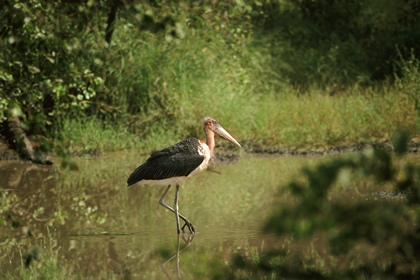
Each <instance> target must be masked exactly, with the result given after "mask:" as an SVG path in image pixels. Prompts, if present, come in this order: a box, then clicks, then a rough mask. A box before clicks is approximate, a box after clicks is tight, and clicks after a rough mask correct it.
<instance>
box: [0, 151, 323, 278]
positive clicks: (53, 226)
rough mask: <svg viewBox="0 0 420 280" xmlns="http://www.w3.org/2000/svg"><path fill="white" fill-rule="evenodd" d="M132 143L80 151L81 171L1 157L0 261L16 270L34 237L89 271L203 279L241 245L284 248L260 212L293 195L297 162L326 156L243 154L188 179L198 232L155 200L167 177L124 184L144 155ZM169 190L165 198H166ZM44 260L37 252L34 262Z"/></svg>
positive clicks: (188, 209) (185, 200)
mask: <svg viewBox="0 0 420 280" xmlns="http://www.w3.org/2000/svg"><path fill="white" fill-rule="evenodd" d="M144 159H145V157H144V156H141V155H140V156H139V155H138V154H136V153H129V152H125V153H113V154H107V155H105V156H103V157H100V158H80V159H77V163H78V165H79V168H80V170H79V171H70V170H62V169H60V167H59V163H58V162H57V164H56V165H54V166H39V165H33V164H30V163H25V162H20V161H4V162H0V192H1V201H2V202H1V203H2V204H1V209H0V210H1V211H3V212H2V213H0V215H1V219H2V220H4V224H3V225H2V226H1V228H2V230H1V233H0V243H1V247H0V270H1V271H3V273H10V274H12V275H16V273H17V272H18V270H19V267H21V266H22V256H23V255H24V254H25V252H26V251H27V250H28V249H29V248H32V247H33V246H39V247H41V248H43V250H44V255H48V254H49V255H53V256H55V257H56V258H57V260H58V261H59V263H66V264H71V267H72V268H73V269H74V270H75V271H77V273H79V274H81V275H83V276H92V277H94V278H97V277H98V278H109V276H110V275H113V276H115V278H117V279H119V278H125V279H177V278H182V279H205V278H210V277H211V270H212V269H218V268H220V267H222V266H223V265H224V264H226V263H228V262H230V261H231V260H232V257H233V255H234V254H236V253H238V252H240V253H243V254H245V255H246V256H249V257H252V255H253V254H254V255H255V254H258V252H261V251H262V250H263V249H270V248H281V247H282V246H284V242H285V241H284V240H283V241H282V240H280V239H279V238H277V237H275V236H273V235H270V234H265V233H262V227H263V224H264V221H265V219H266V218H267V217H268V216H269V215H270V214H271V213H273V211H275V210H276V209H277V207H278V205H279V204H281V203H283V202H286V201H288V200H290V199H291V197H290V195H289V194H288V193H284V192H281V190H282V186H284V185H285V184H286V183H287V182H288V181H289V180H290V179H293V178H296V177H297V176H299V170H300V169H301V168H302V167H303V166H308V165H313V164H315V163H316V162H319V161H320V160H322V159H325V157H249V156H247V155H246V154H244V155H242V160H241V161H239V162H236V163H234V164H224V165H219V166H213V167H212V168H211V171H213V172H204V173H202V174H200V175H197V176H196V177H194V178H191V179H189V180H187V181H186V182H185V183H184V185H183V186H182V187H181V190H180V201H179V205H180V212H181V213H182V214H184V215H185V216H186V217H188V218H189V219H190V220H191V222H192V223H193V224H194V226H195V229H196V231H197V234H195V235H190V234H182V235H181V236H180V237H178V235H177V234H176V225H175V216H174V215H173V213H171V212H169V211H167V210H166V209H164V208H163V207H161V206H159V204H158V200H159V198H160V196H161V194H162V193H163V191H164V189H165V186H141V187H137V186H135V185H134V186H131V187H130V188H127V187H126V179H127V177H128V176H129V175H130V173H131V172H132V171H133V170H134V169H135V168H136V167H137V166H138V165H139V164H140V163H142V162H143V161H144ZM173 195H174V190H173V189H171V190H170V192H169V194H168V196H167V198H166V202H167V203H168V204H169V205H171V204H172V200H173ZM40 263H42V259H41V260H40V261H39V262H37V263H36V264H35V265H37V264H40Z"/></svg>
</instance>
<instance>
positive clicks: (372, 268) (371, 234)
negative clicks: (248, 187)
mask: <svg viewBox="0 0 420 280" xmlns="http://www.w3.org/2000/svg"><path fill="white" fill-rule="evenodd" d="M398 135H399V136H398ZM398 137H399V138H400V139H397V140H396V143H399V145H400V147H398V149H397V151H398V153H399V154H401V151H404V148H403V147H402V146H403V145H405V146H406V145H407V141H406V140H407V137H405V133H401V132H400V133H396V134H395V138H398ZM303 175H304V178H300V179H299V180H296V181H293V182H291V183H290V184H289V185H288V189H289V190H290V192H291V193H292V194H293V195H294V197H295V199H294V200H295V202H294V203H290V204H288V205H281V206H280V207H279V211H278V212H277V213H276V214H275V215H273V216H272V217H271V218H269V219H268V221H267V222H266V225H265V231H267V232H274V233H276V234H277V235H281V236H284V235H286V234H292V236H293V239H295V240H296V242H298V241H300V240H308V239H312V240H316V241H313V242H319V243H321V244H326V245H325V246H326V248H321V249H320V250H321V251H324V250H325V249H326V250H327V252H328V253H329V256H328V257H325V256H324V257H320V256H317V257H315V259H324V260H325V261H328V262H331V264H332V265H331V266H327V267H324V266H319V265H318V266H317V265H309V264H310V263H311V262H312V263H313V262H314V260H313V259H312V260H311V259H310V258H308V257H304V256H299V255H297V254H293V253H290V252H289V253H287V254H284V251H271V252H267V253H266V254H263V256H262V257H261V258H260V259H259V260H258V262H256V263H253V262H250V261H246V260H245V261H246V264H247V265H248V266H247V265H244V264H241V265H236V266H237V268H240V269H244V268H245V267H247V270H248V271H250V273H255V272H258V271H259V272H260V273H261V272H264V273H267V272H270V273H275V274H276V275H277V277H279V278H280V277H285V276H287V275H289V276H292V275H294V276H295V277H304V276H309V277H317V278H325V279H329V278H334V279H337V278H343V277H350V278H352V277H362V276H363V275H370V277H379V278H380V277H382V276H385V275H386V276H387V277H392V279H394V278H401V277H408V278H410V277H415V276H414V275H418V274H419V270H418V256H417V255H416V253H415V252H417V251H418V248H420V239H419V236H420V235H419V233H420V232H419V227H418V223H419V222H420V216H419V212H418V209H419V206H420V183H419V182H420V167H419V166H418V165H416V164H413V163H408V162H405V163H404V162H401V161H400V160H396V159H393V156H392V155H391V154H390V153H388V152H386V151H383V150H370V151H367V152H365V153H363V154H351V155H347V156H345V157H339V158H333V159H330V160H328V161H325V162H323V163H321V164H319V165H318V166H316V167H314V168H306V169H304V170H303ZM367 182H373V184H375V185H378V186H381V188H380V189H382V190H384V187H385V186H386V185H391V186H393V190H392V191H390V192H389V191H381V192H378V193H377V194H376V197H375V199H374V200H372V199H368V198H363V197H360V196H359V197H360V198H359V197H358V195H357V193H355V192H354V189H359V192H366V191H367V190H366V188H367V186H368V183H367ZM340 185H341V186H342V188H341V189H339V190H336V189H337V187H338V186H340ZM345 190H347V191H345ZM351 190H353V191H351ZM339 192H340V193H341V192H344V194H343V195H340V194H337V193H339ZM350 195H351V196H350ZM398 200H399V201H398ZM324 242H325V243H324ZM321 246H322V245H321ZM358 254H359V255H363V254H367V256H368V255H372V256H375V257H374V260H369V257H368V258H367V259H368V261H366V260H365V259H366V257H361V258H360V260H353V261H350V262H349V261H348V260H349V259H350V260H351V259H352V256H355V255H358ZM334 258H335V260H334ZM288 259H291V260H294V261H293V262H292V263H294V264H293V265H292V263H291V262H290V261H288ZM279 260H280V261H279ZM334 262H340V266H334V265H333V263H334ZM234 263H236V264H238V262H237V261H235V260H234ZM305 263H306V264H307V266H305Z"/></svg>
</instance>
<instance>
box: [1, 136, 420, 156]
mask: <svg viewBox="0 0 420 280" xmlns="http://www.w3.org/2000/svg"><path fill="white" fill-rule="evenodd" d="M241 145H242V148H243V150H244V151H245V152H247V153H249V154H260V155H279V156H286V155H288V156H322V155H337V154H343V153H346V152H362V151H364V150H366V149H369V148H374V149H384V150H386V151H393V150H394V147H393V146H392V143H390V142H383V143H356V144H348V145H335V146H331V147H329V148H327V149H290V148H281V147H268V146H263V145H261V144H259V143H256V142H255V141H252V140H248V141H241ZM233 149H235V148H234V147H232V146H231V145H229V144H228V143H223V142H222V143H220V145H218V147H217V152H216V160H217V161H237V160H238V159H239V156H237V155H235V154H234V153H232V152H231V151H232V150H233ZM83 154H90V155H92V156H100V155H101V154H102V153H101V152H98V151H90V152H85V153H83ZM408 154H420V142H410V143H409V144H408ZM81 155H82V154H81V153H76V154H74V155H73V156H75V157H78V156H81ZM0 160H20V158H19V155H18V153H17V152H16V151H15V150H12V149H10V147H9V146H8V145H7V143H6V142H5V139H4V138H2V137H0Z"/></svg>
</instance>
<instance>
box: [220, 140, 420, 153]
mask: <svg viewBox="0 0 420 280" xmlns="http://www.w3.org/2000/svg"><path fill="white" fill-rule="evenodd" d="M241 145H242V148H243V149H244V150H245V151H246V152H247V153H252V154H269V155H292V156H311V155H314V156H316V155H334V154H343V153H346V152H362V151H364V150H366V149H370V148H373V149H383V150H386V151H390V152H392V151H394V147H393V145H392V143H391V142H382V143H379V142H378V143H357V144H348V145H335V146H331V147H329V148H326V149H290V148H281V147H268V146H264V145H261V144H259V143H257V142H255V141H253V140H248V141H241ZM220 148H221V150H231V149H232V147H230V146H229V145H226V144H224V143H223V144H221V147H220ZM408 153H410V154H412V153H420V142H410V143H409V144H408Z"/></svg>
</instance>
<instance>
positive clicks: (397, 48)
mask: <svg viewBox="0 0 420 280" xmlns="http://www.w3.org/2000/svg"><path fill="white" fill-rule="evenodd" d="M247 2H248V3H250V6H252V7H253V9H254V11H253V19H254V21H255V22H256V23H255V24H256V27H257V28H259V29H260V30H261V36H260V37H261V42H262V43H264V44H265V45H266V46H267V47H268V48H269V49H270V53H271V55H272V57H273V59H272V62H271V63H270V65H268V67H270V68H271V69H273V70H274V71H275V72H277V73H279V74H280V75H281V77H282V79H287V80H288V81H289V82H290V83H292V84H295V85H297V86H300V87H304V88H306V87H307V86H310V85H311V84H314V83H315V84H321V85H324V84H333V83H340V84H344V85H346V84H353V83H355V82H356V83H363V84H369V83H372V82H374V81H377V80H383V79H384V78H386V77H390V76H392V75H393V74H394V71H397V73H400V71H401V68H400V67H398V66H397V65H396V62H397V60H398V57H399V55H400V54H401V55H402V57H403V59H404V60H406V59H409V57H410V53H411V52H413V53H414V54H415V56H416V57H418V56H419V54H420V48H419V45H418V43H417V42H418V41H419V39H420V31H419V30H420V28H419V24H420V23H419V21H418V18H419V9H418V6H417V3H416V1H404V0H387V1H383V0H374V1H372V0H363V1H351V2H349V1H345V0H340V1H329V0H318V1H312V0H299V1H294V0H291V1H253V0H251V1H247ZM399 52H400V54H399Z"/></svg>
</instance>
